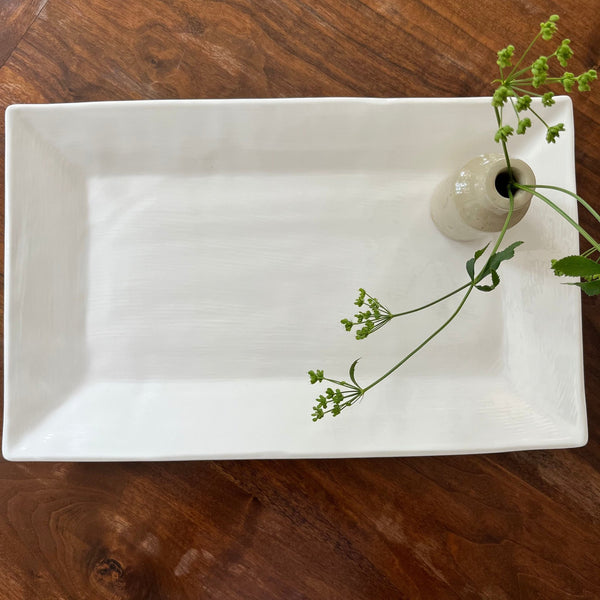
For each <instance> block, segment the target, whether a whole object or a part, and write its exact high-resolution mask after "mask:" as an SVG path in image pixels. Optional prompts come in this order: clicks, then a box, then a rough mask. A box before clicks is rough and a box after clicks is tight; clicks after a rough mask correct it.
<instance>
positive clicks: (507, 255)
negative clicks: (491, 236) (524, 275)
mask: <svg viewBox="0 0 600 600" xmlns="http://www.w3.org/2000/svg"><path fill="white" fill-rule="evenodd" d="M522 243H523V242H513V243H512V244H510V246H507V247H506V248H504V250H501V251H500V252H496V253H495V254H492V256H490V259H489V260H488V264H487V268H486V271H487V272H486V275H488V274H489V272H490V271H497V270H498V267H499V266H500V265H501V263H503V262H504V261H505V260H510V259H511V258H512V257H513V256H514V255H515V248H517V247H518V246H520V245H521V244H522Z"/></svg>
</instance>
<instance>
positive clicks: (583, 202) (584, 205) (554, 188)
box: [530, 185, 600, 221]
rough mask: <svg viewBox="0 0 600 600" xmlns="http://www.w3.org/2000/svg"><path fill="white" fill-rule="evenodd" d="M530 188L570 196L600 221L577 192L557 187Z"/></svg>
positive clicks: (538, 186) (535, 186) (537, 186)
mask: <svg viewBox="0 0 600 600" xmlns="http://www.w3.org/2000/svg"><path fill="white" fill-rule="evenodd" d="M530 187H534V188H536V189H537V188H542V189H545V190H555V191H557V192H562V193H563V194H568V195H569V196H572V197H573V198H575V200H577V202H579V203H580V204H581V205H582V206H583V207H584V208H586V209H587V210H588V211H589V212H590V213H591V214H592V215H593V216H594V218H595V219H596V220H597V221H600V214H598V213H597V212H596V211H595V210H594V209H593V208H592V207H591V206H590V205H589V204H588V203H587V202H586V201H585V200H584V199H583V198H582V197H581V196H578V195H577V194H576V193H575V192H570V191H569V190H565V189H564V188H561V187H556V186H555V185H532V186H530Z"/></svg>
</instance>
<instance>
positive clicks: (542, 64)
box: [531, 56, 548, 88]
mask: <svg viewBox="0 0 600 600" xmlns="http://www.w3.org/2000/svg"><path fill="white" fill-rule="evenodd" d="M531 73H532V74H533V80H532V82H531V85H533V87H535V88H537V87H540V85H542V83H544V82H545V81H546V78H547V77H548V57H547V56H540V57H539V58H538V59H537V60H536V61H534V62H533V64H532V65H531Z"/></svg>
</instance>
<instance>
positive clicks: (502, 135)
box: [494, 125, 514, 142]
mask: <svg viewBox="0 0 600 600" xmlns="http://www.w3.org/2000/svg"><path fill="white" fill-rule="evenodd" d="M513 132H514V129H513V128H512V127H511V126H510V125H503V126H502V127H500V129H498V131H496V135H495V136H494V140H495V141H496V142H500V141H503V142H506V141H508V136H509V135H512V134H513Z"/></svg>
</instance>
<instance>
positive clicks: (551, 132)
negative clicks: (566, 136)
mask: <svg viewBox="0 0 600 600" xmlns="http://www.w3.org/2000/svg"><path fill="white" fill-rule="evenodd" d="M564 130H565V126H564V123H558V125H552V126H551V127H548V130H547V131H546V141H547V142H548V143H549V144H550V143H552V144H554V143H556V138H557V137H558V136H559V133H560V132H561V131H564Z"/></svg>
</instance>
